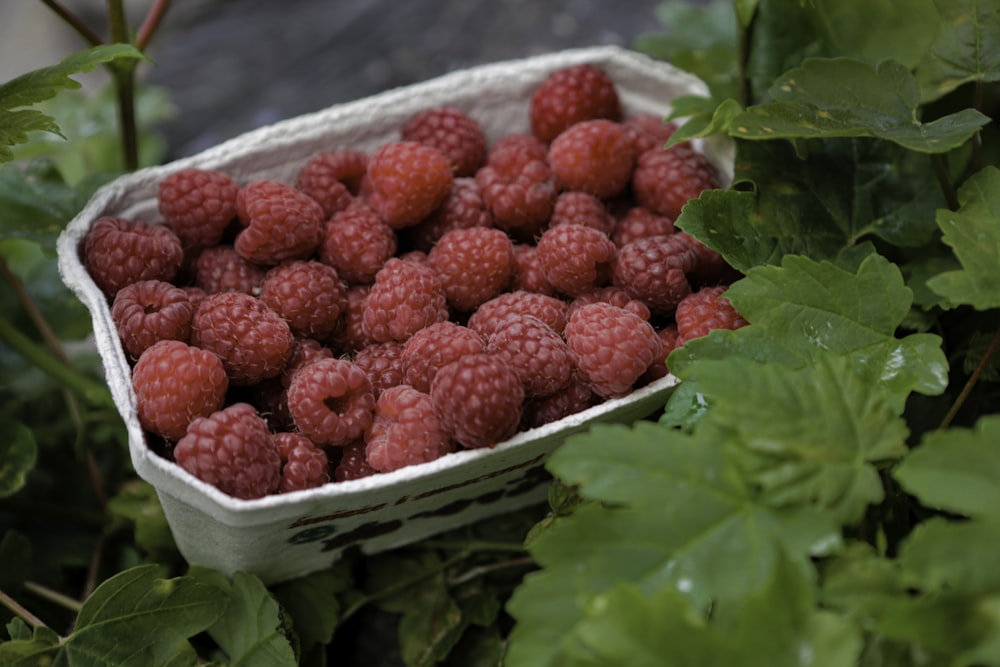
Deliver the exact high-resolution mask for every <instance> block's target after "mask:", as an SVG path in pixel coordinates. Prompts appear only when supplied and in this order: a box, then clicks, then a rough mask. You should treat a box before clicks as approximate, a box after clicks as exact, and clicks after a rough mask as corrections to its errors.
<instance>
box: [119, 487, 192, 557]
mask: <svg viewBox="0 0 1000 667" xmlns="http://www.w3.org/2000/svg"><path fill="white" fill-rule="evenodd" d="M108 511H109V512H111V514H112V515H114V516H119V517H122V518H124V519H127V520H128V521H130V522H132V523H134V524H135V542H136V545H137V546H139V547H141V548H143V549H145V550H146V551H148V552H149V553H151V554H157V555H160V556H161V557H162V556H164V555H166V554H171V555H172V554H174V553H176V552H177V545H176V544H175V543H174V536H173V533H172V532H171V530H170V524H168V523H167V517H166V514H164V513H163V505H161V504H160V499H159V497H158V496H157V495H156V489H155V488H153V486H152V485H151V484H149V483H148V482H145V481H143V480H139V479H135V480H130V481H128V482H126V483H125V484H124V485H122V487H121V490H120V491H119V492H118V495H116V496H115V497H113V498H111V499H110V500H109V501H108Z"/></svg>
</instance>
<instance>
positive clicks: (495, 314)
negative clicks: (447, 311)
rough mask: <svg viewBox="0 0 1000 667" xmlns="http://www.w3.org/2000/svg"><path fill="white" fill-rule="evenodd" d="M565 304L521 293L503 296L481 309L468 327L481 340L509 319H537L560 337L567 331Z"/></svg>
mask: <svg viewBox="0 0 1000 667" xmlns="http://www.w3.org/2000/svg"><path fill="white" fill-rule="evenodd" d="M566 308H567V305H566V302H565V301H562V300H561V299H557V298H556V297H554V296H548V295H545V294H537V293H535V292H525V291H523V290H518V291H514V292H504V293H503V294H501V295H500V296H497V297H495V298H493V299H490V300H489V301H487V302H486V303H484V304H483V305H481V306H479V308H477V309H476V312H474V313H473V314H472V315H470V316H469V321H468V323H467V324H468V326H469V328H470V329H472V330H474V331H475V332H477V333H478V334H479V335H480V336H484V337H489V336H490V334H492V333H493V331H494V330H495V329H496V328H497V325H498V324H500V322H501V321H503V320H504V318H506V317H507V316H508V315H512V314H515V313H523V314H525V315H534V316H535V317H537V318H538V319H540V320H542V321H543V322H545V323H546V324H548V325H549V326H550V327H552V329H553V330H555V331H556V332H557V333H559V334H562V332H563V329H564V328H565V327H566Z"/></svg>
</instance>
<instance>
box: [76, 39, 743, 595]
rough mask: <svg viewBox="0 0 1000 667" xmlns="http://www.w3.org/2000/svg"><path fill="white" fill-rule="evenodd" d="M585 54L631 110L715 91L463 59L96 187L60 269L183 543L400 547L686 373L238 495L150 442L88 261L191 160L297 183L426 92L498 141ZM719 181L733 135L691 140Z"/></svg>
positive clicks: (527, 483)
mask: <svg viewBox="0 0 1000 667" xmlns="http://www.w3.org/2000/svg"><path fill="white" fill-rule="evenodd" d="M581 63H590V64H593V65H596V66H598V67H600V68H602V69H604V70H605V71H606V72H607V73H608V74H610V75H611V77H612V79H613V80H614V81H615V83H616V85H617V87H618V92H619V95H620V98H621V103H622V106H623V108H624V110H625V111H626V112H627V113H652V114H657V115H659V116H661V117H662V116H664V115H666V113H667V112H668V110H669V104H670V100H671V99H673V98H675V97H677V96H679V95H690V94H700V95H705V94H707V89H706V87H705V85H704V84H703V82H701V81H699V80H698V79H696V78H695V77H693V76H691V75H689V74H687V73H684V72H681V71H679V70H677V69H676V68H674V67H672V66H671V65H669V64H667V63H664V62H660V61H656V60H653V59H650V58H648V57H646V56H643V55H641V54H638V53H635V52H632V51H628V50H625V49H621V48H618V47H599V48H589V49H575V50H569V51H562V52H557V53H553V54H547V55H542V56H537V57H530V58H526V59H521V60H515V61H507V62H500V63H495V64H491V65H486V66H481V67H476V68H471V69H467V70H462V71H457V72H453V73H451V74H448V75H445V76H442V77H439V78H436V79H433V80H429V81H426V82H423V83H419V84H416V85H412V86H407V87H404V88H399V89H395V90H390V91H387V92H385V93H382V94H379V95H375V96H373V97H369V98H366V99H362V100H358V101H354V102H351V103H347V104H340V105H336V106H333V107H330V108H328V109H325V110H322V111H319V112H315V113H311V114H307V115H304V116H300V117H297V118H293V119H290V120H287V121H284V122H280V123H277V124H275V125H272V126H269V127H265V128H261V129H259V130H255V131H253V132H249V133H247V134H245V135H242V136H240V137H237V138H235V139H232V140H230V141H227V142H225V143H223V144H220V145H218V146H216V147H214V148H212V149H209V150H206V151H204V152H202V153H199V154H197V155H194V156H191V157H188V158H184V159H181V160H177V161H175V162H172V163H169V164H166V165H163V166H159V167H154V168H148V169H143V170H140V171H138V172H135V173H133V174H129V175H127V176H123V177H121V178H119V179H117V180H115V181H114V182H112V183H110V184H108V185H106V186H105V187H103V188H102V189H101V190H100V191H98V192H97V193H96V194H95V195H94V197H93V198H92V199H91V201H90V202H89V203H88V204H87V206H86V207H85V208H84V209H83V211H82V212H81V213H80V214H79V215H78V216H77V217H76V218H75V219H74V220H73V221H71V222H70V224H69V225H68V226H67V228H66V230H65V232H64V233H63V234H62V235H61V237H60V238H59V241H58V254H59V269H60V272H61V274H62V277H63V280H64V282H65V283H66V284H67V285H68V286H69V287H70V288H71V289H72V290H73V291H74V292H75V293H76V294H77V296H78V297H79V298H80V299H81V301H83V303H84V304H85V305H86V306H87V308H88V309H89V310H90V313H91V316H92V319H93V328H94V335H95V339H96V345H97V348H98V351H99V353H100V355H101V358H102V361H103V364H104V368H105V373H106V377H107V382H108V384H109V386H110V389H111V392H112V395H113V397H114V400H115V402H116V405H117V407H118V410H119V412H120V413H121V416H122V418H123V419H124V421H125V424H126V427H127V431H128V436H129V449H130V454H131V459H132V462H133V465H134V467H135V470H136V472H137V473H138V475H139V476H140V477H142V478H143V479H145V480H146V481H148V482H149V483H150V484H151V485H152V486H153V487H154V488H155V489H156V491H157V493H158V495H159V498H160V500H161V502H162V505H163V509H164V511H165V513H166V517H167V520H168V522H169V524H170V526H171V529H172V531H173V534H174V537H175V539H176V542H177V545H178V547H179V549H180V551H181V553H182V554H183V555H184V556H185V558H186V559H187V560H188V561H189V562H190V563H192V564H197V565H204V566H209V567H213V568H217V569H219V570H221V571H223V572H226V573H232V572H234V571H238V570H241V571H248V572H252V573H254V574H256V575H258V576H260V577H261V578H262V579H264V580H265V581H266V582H269V583H270V582H277V581H281V580H285V579H289V578H292V577H296V576H300V575H303V574H306V573H308V572H311V571H315V570H319V569H322V568H324V567H327V566H328V565H329V564H331V563H332V562H333V561H334V560H335V559H336V558H337V557H338V554H339V553H340V552H341V551H343V550H344V549H346V548H348V547H352V546H359V547H360V548H361V549H362V550H363V551H365V552H369V553H371V552H376V551H380V550H385V549H391V548H394V547H397V546H401V545H404V544H406V543H409V542H412V541H415V540H418V539H421V538H423V537H426V536H429V535H432V534H434V533H437V532H440V531H444V530H448V529H452V528H455V527H458V526H461V525H463V524H467V523H470V522H473V521H476V520H479V519H483V518H486V517H489V516H493V515H497V514H499V513H503V512H509V511H512V510H515V509H518V508H521V507H526V506H528V505H531V504H535V503H539V502H541V501H543V499H544V498H545V494H546V490H547V486H548V485H547V478H546V474H545V471H544V463H545V460H546V458H547V456H548V455H549V454H550V453H551V452H552V451H553V450H554V449H555V448H556V447H557V446H558V445H559V444H560V443H561V442H562V441H563V440H564V439H565V438H566V437H567V436H568V435H570V434H572V433H575V432H580V431H583V430H585V429H587V428H588V427H589V426H590V425H591V424H593V423H596V422H606V421H617V422H628V421H632V420H636V419H640V418H642V417H645V416H647V415H650V414H652V413H653V412H655V411H656V410H657V409H658V408H660V407H662V406H663V403H664V401H665V400H666V398H667V396H668V395H669V393H670V392H671V391H672V390H673V388H674V386H675V385H676V382H677V380H676V378H674V377H673V376H670V375H667V376H666V377H664V378H662V379H659V380H657V381H655V382H653V383H652V384H649V385H647V386H645V387H643V388H641V389H638V390H636V391H634V392H633V393H632V394H630V395H628V396H625V397H623V398H615V399H610V400H607V401H605V402H603V403H601V404H599V405H597V406H595V407H592V408H589V409H587V410H585V411H583V412H579V413H577V414H574V415H571V416H569V417H566V418H564V419H561V420H559V421H556V422H552V423H549V424H546V425H544V426H541V427H538V428H535V429H530V430H527V431H522V432H520V433H518V434H516V435H515V436H514V437H512V438H511V439H509V440H507V441H505V442H502V443H500V444H497V445H495V446H493V447H491V448H484V449H467V450H460V451H457V452H453V453H450V454H447V455H445V456H443V457H442V458H439V459H437V460H434V461H431V462H429V463H422V464H418V465H412V466H409V467H405V468H402V469H399V470H396V471H394V472H389V473H383V474H378V475H373V476H370V477H365V478H361V479H356V480H352V481H345V482H332V483H329V484H326V485H324V486H321V487H319V488H315V489H311V490H306V491H296V492H292V493H285V494H278V495H270V496H266V497H263V498H259V499H255V500H238V499H235V498H233V497H230V496H228V495H226V494H224V493H222V492H221V491H219V490H218V489H217V488H215V487H213V486H211V485H209V484H207V483H204V482H202V481H200V480H198V479H196V478H195V477H193V476H192V475H190V474H188V473H187V472H186V471H184V470H183V469H182V468H180V467H179V466H178V465H176V464H175V463H173V462H171V461H169V460H167V459H165V458H163V457H161V456H160V455H158V454H157V453H155V452H154V451H153V449H151V447H150V445H149V443H147V440H146V436H145V434H144V431H143V429H142V427H141V426H140V423H139V420H138V417H137V410H136V397H135V394H134V392H133V389H132V384H131V366H130V363H129V361H128V358H127V356H126V354H125V352H124V351H123V347H122V344H121V342H120V339H119V337H118V335H117V333H116V327H115V323H114V321H113V319H112V316H111V311H110V308H109V304H108V300H107V299H106V298H105V296H104V294H103V293H102V292H101V290H100V289H99V288H98V287H97V285H96V284H95V283H94V281H93V280H92V279H91V277H90V275H89V274H88V272H87V270H86V268H85V266H84V262H83V260H82V257H81V243H82V239H83V238H84V236H85V235H86V234H87V232H88V230H89V229H90V227H91V226H92V225H93V223H94V222H95V221H96V220H98V219H99V218H100V217H102V216H108V215H112V216H119V217H124V218H132V219H142V220H147V221H150V222H156V221H158V220H159V219H160V217H159V213H158V211H157V187H158V183H159V182H160V181H161V180H162V179H163V178H164V177H166V176H167V175H169V174H171V173H174V172H176V171H179V170H181V169H185V168H191V167H196V168H203V169H214V170H218V171H221V172H223V173H225V174H228V175H229V176H230V177H231V178H232V179H233V180H235V181H236V182H237V183H239V184H245V183H248V182H251V181H254V180H257V179H273V180H278V181H282V182H286V183H292V182H294V179H295V174H296V170H297V169H298V168H299V167H300V166H301V165H302V163H303V162H305V161H306V160H307V159H308V158H310V157H311V156H312V155H314V154H316V153H317V152H319V151H322V150H327V149H329V148H333V147H338V148H339V147H348V148H355V149H358V150H362V151H366V150H374V149H376V148H377V147H378V146H379V145H381V144H382V143H384V142H385V141H388V140H391V139H395V138H397V137H398V132H399V128H400V126H401V125H402V123H403V122H404V121H405V120H406V119H407V118H408V117H410V116H411V115H412V114H414V113H415V112H417V111H419V110H422V109H424V108H428V107H431V106H440V105H450V106H454V107H457V108H460V109H462V110H464V111H466V112H468V113H469V114H470V115H472V116H473V117H474V118H476V119H477V120H478V121H479V122H480V123H481V124H482V126H483V129H484V130H485V132H486V135H487V137H488V139H490V140H493V139H496V138H498V137H501V136H503V135H505V134H509V133H511V132H526V131H528V130H529V119H528V101H529V99H530V96H531V92H532V90H533V89H534V88H535V87H536V86H537V85H538V84H539V83H540V82H541V81H542V80H543V79H544V78H545V77H546V76H547V75H549V74H550V73H551V72H553V71H555V70H557V69H559V68H564V67H568V66H572V65H576V64H581ZM697 146H698V148H699V149H700V150H702V152H703V153H704V154H705V155H706V156H707V157H708V158H709V160H710V161H711V162H712V163H713V165H714V166H715V167H716V169H717V170H718V172H719V174H720V176H721V178H722V180H723V182H728V180H729V179H731V177H732V152H731V151H732V149H731V146H730V145H727V144H724V143H720V144H718V145H715V144H713V145H702V144H698V145H697Z"/></svg>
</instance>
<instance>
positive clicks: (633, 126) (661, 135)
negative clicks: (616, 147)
mask: <svg viewBox="0 0 1000 667" xmlns="http://www.w3.org/2000/svg"><path fill="white" fill-rule="evenodd" d="M622 125H623V126H624V127H625V131H626V132H627V133H628V135H629V140H630V141H631V142H632V147H633V148H634V149H635V154H636V155H641V154H642V153H644V152H646V151H648V150H649V149H651V148H656V149H658V150H663V146H664V145H665V144H666V143H667V142H668V141H670V137H672V136H673V135H674V132H676V131H677V125H675V124H674V123H670V122H667V121H665V120H663V119H662V118H660V117H659V116H654V115H653V114H648V113H641V114H636V115H634V116H629V117H628V118H626V119H625V120H623V121H622ZM677 145H678V146H683V147H685V149H687V148H690V144H688V143H687V142H684V143H680V144H677Z"/></svg>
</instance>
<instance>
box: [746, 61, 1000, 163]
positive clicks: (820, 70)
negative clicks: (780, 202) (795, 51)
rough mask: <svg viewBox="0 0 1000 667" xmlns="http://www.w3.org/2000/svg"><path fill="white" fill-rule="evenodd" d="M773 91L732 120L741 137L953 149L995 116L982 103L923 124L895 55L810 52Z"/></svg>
mask: <svg viewBox="0 0 1000 667" xmlns="http://www.w3.org/2000/svg"><path fill="white" fill-rule="evenodd" d="M769 93H770V96H771V99H772V100H773V101H772V102H768V103H765V104H760V105H756V106H751V107H749V108H747V110H746V111H745V112H744V113H743V114H741V115H739V116H737V117H736V118H734V119H732V127H731V132H732V134H733V136H735V137H740V138H743V139H776V138H814V137H877V138H880V139H885V140H887V141H892V142H895V143H897V144H899V145H901V146H904V147H906V148H909V149H910V150H914V151H918V152H922V153H945V152H947V151H949V150H951V149H953V148H957V147H958V146H961V145H962V144H964V143H965V142H966V141H968V140H969V139H970V138H971V137H972V136H973V135H974V134H975V133H976V132H977V131H978V130H979V129H980V128H981V127H982V126H984V125H986V124H987V123H989V122H990V119H989V117H988V116H985V115H984V114H981V113H979V112H978V111H976V110H974V109H963V110H961V111H958V112H956V113H953V114H950V115H947V116H944V117H942V118H938V119H936V120H933V121H931V122H928V123H922V122H920V120H918V113H917V109H918V107H919V105H920V87H919V86H918V84H917V81H916V79H915V78H914V77H913V75H912V74H911V73H910V71H909V70H908V69H907V68H906V67H905V66H903V65H901V64H899V63H898V62H895V61H892V60H886V61H883V62H881V63H879V64H878V65H877V66H876V67H875V68H874V69H873V68H872V67H870V66H869V65H867V64H865V63H863V62H861V61H858V60H853V59H851V58H809V59H807V60H805V61H804V62H803V64H802V66H801V67H797V68H795V69H793V70H790V71H788V72H786V73H785V74H784V75H783V76H781V77H780V78H778V80H776V81H775V83H774V85H773V86H772V87H771V88H770V89H769Z"/></svg>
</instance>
